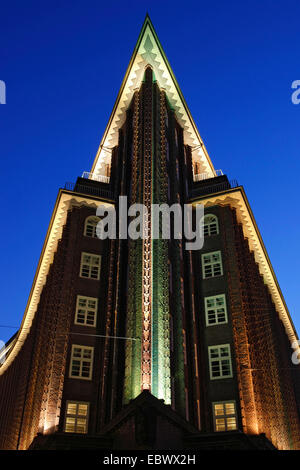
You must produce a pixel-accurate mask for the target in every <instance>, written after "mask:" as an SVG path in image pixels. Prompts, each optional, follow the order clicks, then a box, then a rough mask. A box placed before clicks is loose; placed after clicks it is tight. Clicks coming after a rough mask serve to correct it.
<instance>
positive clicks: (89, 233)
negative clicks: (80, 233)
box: [84, 216, 100, 238]
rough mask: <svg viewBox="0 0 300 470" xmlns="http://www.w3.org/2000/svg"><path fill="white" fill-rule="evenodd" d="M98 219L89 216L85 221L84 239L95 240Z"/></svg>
mask: <svg viewBox="0 0 300 470" xmlns="http://www.w3.org/2000/svg"><path fill="white" fill-rule="evenodd" d="M99 220H100V219H99V217H95V216H91V217H87V218H86V219H85V224H84V235H85V236H86V237H92V238H97V233H96V227H97V224H98V222H99Z"/></svg>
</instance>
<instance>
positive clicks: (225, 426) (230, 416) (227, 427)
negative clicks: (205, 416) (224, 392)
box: [213, 401, 237, 432]
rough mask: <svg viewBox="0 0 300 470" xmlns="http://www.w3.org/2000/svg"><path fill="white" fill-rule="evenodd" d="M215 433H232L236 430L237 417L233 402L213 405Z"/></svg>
mask: <svg viewBox="0 0 300 470" xmlns="http://www.w3.org/2000/svg"><path fill="white" fill-rule="evenodd" d="M213 415H214V428H215V431H217V432H219V431H234V430H235V429H237V417H236V408H235V402H234V401H222V402H218V403H213Z"/></svg>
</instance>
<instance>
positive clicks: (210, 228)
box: [203, 214, 219, 237]
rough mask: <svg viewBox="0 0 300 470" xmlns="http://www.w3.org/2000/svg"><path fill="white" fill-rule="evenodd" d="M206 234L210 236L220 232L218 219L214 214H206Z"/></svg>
mask: <svg viewBox="0 0 300 470" xmlns="http://www.w3.org/2000/svg"><path fill="white" fill-rule="evenodd" d="M203 231H204V236H205V237H209V236H211V235H217V234H218V233H219V223H218V219H217V217H216V216H215V215H213V214H207V215H205V216H204V228H203Z"/></svg>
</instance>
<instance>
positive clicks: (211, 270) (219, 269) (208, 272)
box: [202, 251, 223, 279]
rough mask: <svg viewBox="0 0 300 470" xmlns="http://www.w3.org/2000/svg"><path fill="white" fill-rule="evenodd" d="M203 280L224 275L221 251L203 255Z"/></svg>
mask: <svg viewBox="0 0 300 470" xmlns="http://www.w3.org/2000/svg"><path fill="white" fill-rule="evenodd" d="M202 274H203V279H207V278H210V277H215V276H222V275H223V266H222V258H221V252H220V251H214V252H212V253H205V254H204V255H202Z"/></svg>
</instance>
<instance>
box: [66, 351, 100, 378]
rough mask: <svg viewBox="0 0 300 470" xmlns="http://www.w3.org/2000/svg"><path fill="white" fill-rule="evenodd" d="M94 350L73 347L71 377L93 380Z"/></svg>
mask: <svg viewBox="0 0 300 470" xmlns="http://www.w3.org/2000/svg"><path fill="white" fill-rule="evenodd" d="M93 356H94V348H91V347H88V346H79V345H77V344H73V345H72V353H71V363H70V377H72V378H76V379H85V380H91V378H92V372H93V370H92V369H93Z"/></svg>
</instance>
